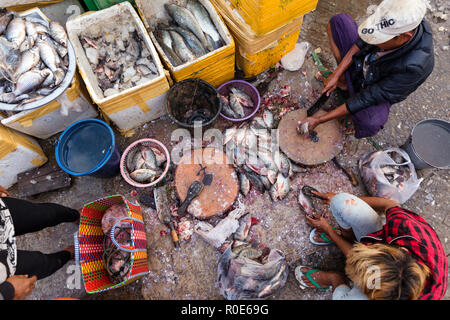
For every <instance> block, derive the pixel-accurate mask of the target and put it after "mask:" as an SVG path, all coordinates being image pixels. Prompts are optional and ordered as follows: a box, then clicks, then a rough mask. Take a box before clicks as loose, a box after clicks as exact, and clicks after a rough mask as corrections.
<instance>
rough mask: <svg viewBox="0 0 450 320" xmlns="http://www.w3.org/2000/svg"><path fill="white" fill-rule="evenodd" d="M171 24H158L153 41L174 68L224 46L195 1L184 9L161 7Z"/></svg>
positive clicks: (200, 6) (169, 5)
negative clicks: (155, 41) (170, 19)
mask: <svg viewBox="0 0 450 320" xmlns="http://www.w3.org/2000/svg"><path fill="white" fill-rule="evenodd" d="M164 7H165V8H166V10H167V12H168V13H169V15H170V17H171V18H172V19H173V22H174V23H170V24H168V25H167V24H165V23H159V24H158V26H157V28H156V30H155V37H156V40H157V41H158V43H159V45H160V46H161V48H162V49H163V51H164V53H165V54H166V56H167V58H168V59H169V60H170V63H171V64H172V65H173V66H175V67H176V66H179V65H181V64H183V63H186V62H190V61H193V60H195V59H197V58H199V57H201V56H203V55H205V54H207V53H208V52H211V51H214V50H216V49H218V48H220V47H222V46H223V45H224V42H223V40H222V38H221V36H220V34H219V32H218V31H217V29H216V27H215V25H214V23H213V22H212V20H211V17H210V16H209V13H208V11H207V10H206V9H205V7H204V6H203V5H202V4H201V3H200V2H199V1H198V0H189V1H188V2H187V5H186V8H184V7H181V6H178V5H176V4H172V3H166V4H165V5H164Z"/></svg>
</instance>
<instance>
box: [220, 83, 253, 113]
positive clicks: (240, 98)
mask: <svg viewBox="0 0 450 320" xmlns="http://www.w3.org/2000/svg"><path fill="white" fill-rule="evenodd" d="M220 99H221V100H222V113H223V114H224V115H226V116H227V117H230V118H233V119H239V118H244V117H245V114H246V109H247V108H253V107H254V104H253V101H252V98H250V96H249V95H248V94H246V93H245V92H244V91H242V90H239V89H238V88H235V87H231V88H230V93H229V94H228V96H224V95H220Z"/></svg>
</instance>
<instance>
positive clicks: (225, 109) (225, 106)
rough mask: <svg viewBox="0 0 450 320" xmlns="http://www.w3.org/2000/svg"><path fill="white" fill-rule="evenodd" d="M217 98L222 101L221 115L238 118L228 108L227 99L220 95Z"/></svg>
mask: <svg viewBox="0 0 450 320" xmlns="http://www.w3.org/2000/svg"><path fill="white" fill-rule="evenodd" d="M219 98H220V100H221V101H222V113H223V114H224V115H226V116H227V117H230V118H234V119H237V118H239V115H238V114H237V113H236V112H234V111H233V109H231V108H230V102H229V101H228V98H227V97H225V96H223V95H220V96H219Z"/></svg>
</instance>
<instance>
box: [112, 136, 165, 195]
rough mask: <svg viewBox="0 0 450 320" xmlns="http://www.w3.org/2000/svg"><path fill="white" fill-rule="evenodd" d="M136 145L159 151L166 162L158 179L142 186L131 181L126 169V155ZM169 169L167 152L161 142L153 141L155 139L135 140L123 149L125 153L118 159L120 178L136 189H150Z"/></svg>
mask: <svg viewBox="0 0 450 320" xmlns="http://www.w3.org/2000/svg"><path fill="white" fill-rule="evenodd" d="M138 145H146V146H151V147H154V148H157V149H159V150H160V151H162V152H164V154H165V155H166V159H167V161H166V167H165V168H164V171H163V173H162V174H161V175H160V176H159V177H158V179H156V180H155V181H153V182H151V183H148V184H142V183H139V182H137V181H134V180H133V179H131V177H130V174H129V173H128V170H127V167H126V159H127V155H128V154H129V153H130V151H131V149H134V148H135V147H137V146H138ZM169 167H170V154H169V150H167V148H166V146H165V145H163V144H162V143H161V142H159V141H158V140H155V139H141V140H137V141H135V142H133V143H132V144H130V145H129V146H128V147H127V148H126V149H125V151H124V152H123V154H122V157H121V159H120V174H121V175H122V177H123V178H124V179H125V181H126V182H128V183H129V184H130V185H132V186H134V187H137V188H147V187H151V186H153V185H155V184H157V183H158V182H160V181H161V180H162V179H163V178H164V177H165V176H166V174H167V172H168V171H169Z"/></svg>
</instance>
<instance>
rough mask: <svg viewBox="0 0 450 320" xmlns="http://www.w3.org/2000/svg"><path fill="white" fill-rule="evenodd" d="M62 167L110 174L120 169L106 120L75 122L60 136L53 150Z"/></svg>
mask: <svg viewBox="0 0 450 320" xmlns="http://www.w3.org/2000/svg"><path fill="white" fill-rule="evenodd" d="M55 156H56V161H57V162H58V165H59V166H60V168H61V169H63V170H64V171H65V172H67V173H68V174H70V175H73V176H86V175H90V176H94V177H99V178H111V177H113V176H115V175H116V174H118V173H119V171H120V166H119V165H120V157H121V153H120V150H119V148H118V147H117V146H116V141H115V137H114V132H113V131H112V129H111V127H110V126H108V124H106V123H105V122H103V121H101V120H98V119H85V120H80V121H78V122H75V123H74V124H72V125H71V126H70V127H68V128H67V129H66V130H65V131H64V132H63V133H62V134H61V136H60V137H59V139H58V144H57V146H56V150H55Z"/></svg>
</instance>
